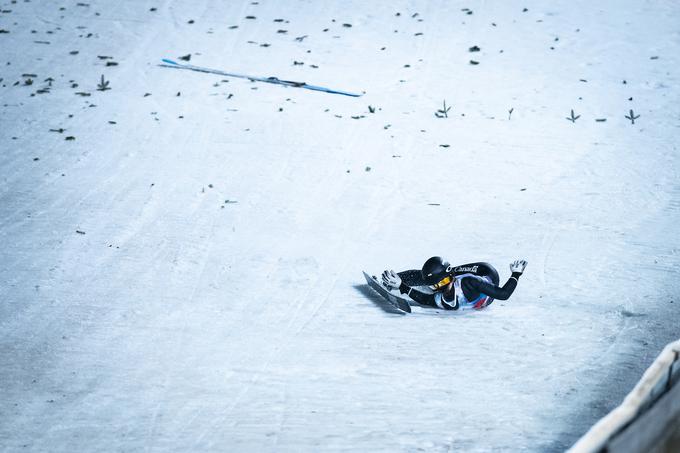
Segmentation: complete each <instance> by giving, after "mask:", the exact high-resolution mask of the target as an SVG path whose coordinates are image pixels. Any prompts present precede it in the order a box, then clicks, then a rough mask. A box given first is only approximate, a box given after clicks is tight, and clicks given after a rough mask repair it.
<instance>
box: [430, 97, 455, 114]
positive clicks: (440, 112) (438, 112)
mask: <svg viewBox="0 0 680 453" xmlns="http://www.w3.org/2000/svg"><path fill="white" fill-rule="evenodd" d="M449 110H451V107H450V106H449V107H446V99H444V108H441V109H439V110H437V111H436V112H434V116H436V117H437V118H448V117H449Z"/></svg>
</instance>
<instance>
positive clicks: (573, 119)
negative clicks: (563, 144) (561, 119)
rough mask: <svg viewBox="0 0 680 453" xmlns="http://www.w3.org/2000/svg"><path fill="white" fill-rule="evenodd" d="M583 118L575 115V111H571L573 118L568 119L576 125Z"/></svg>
mask: <svg viewBox="0 0 680 453" xmlns="http://www.w3.org/2000/svg"><path fill="white" fill-rule="evenodd" d="M579 118H581V115H574V109H571V118H570V117H567V119H568V120H569V121H571V122H572V123H575V122H576V120H577V119H579Z"/></svg>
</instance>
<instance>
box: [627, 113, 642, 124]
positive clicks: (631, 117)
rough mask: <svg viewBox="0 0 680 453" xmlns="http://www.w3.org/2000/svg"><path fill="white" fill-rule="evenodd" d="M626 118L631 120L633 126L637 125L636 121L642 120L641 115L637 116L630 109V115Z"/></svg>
mask: <svg viewBox="0 0 680 453" xmlns="http://www.w3.org/2000/svg"><path fill="white" fill-rule="evenodd" d="M626 118H627V119H629V120H630V123H631V124H635V120H636V119H638V118H640V115H637V116H636V115H635V113H633V109H630V115H626Z"/></svg>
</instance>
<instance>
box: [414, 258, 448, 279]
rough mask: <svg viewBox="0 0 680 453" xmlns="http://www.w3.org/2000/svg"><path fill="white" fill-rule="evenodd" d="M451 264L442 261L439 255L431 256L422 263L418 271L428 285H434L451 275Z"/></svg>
mask: <svg viewBox="0 0 680 453" xmlns="http://www.w3.org/2000/svg"><path fill="white" fill-rule="evenodd" d="M452 269H453V266H451V265H450V264H449V263H447V262H446V261H444V260H443V259H442V258H441V257H440V256H433V257H432V258H430V259H429V260H427V261H425V264H423V269H422V270H421V271H420V272H421V274H422V275H423V280H425V283H427V284H428V285H430V286H432V285H436V284H437V283H439V282H440V281H442V280H443V279H445V278H446V277H449V276H450V275H451V270H452Z"/></svg>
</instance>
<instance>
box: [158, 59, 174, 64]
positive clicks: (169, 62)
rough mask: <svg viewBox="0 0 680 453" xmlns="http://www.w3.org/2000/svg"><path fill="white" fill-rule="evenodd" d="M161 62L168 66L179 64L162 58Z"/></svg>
mask: <svg viewBox="0 0 680 453" xmlns="http://www.w3.org/2000/svg"><path fill="white" fill-rule="evenodd" d="M161 61H162V62H163V63H167V64H177V62H176V61H172V60H168V59H167V58H162V59H161Z"/></svg>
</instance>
